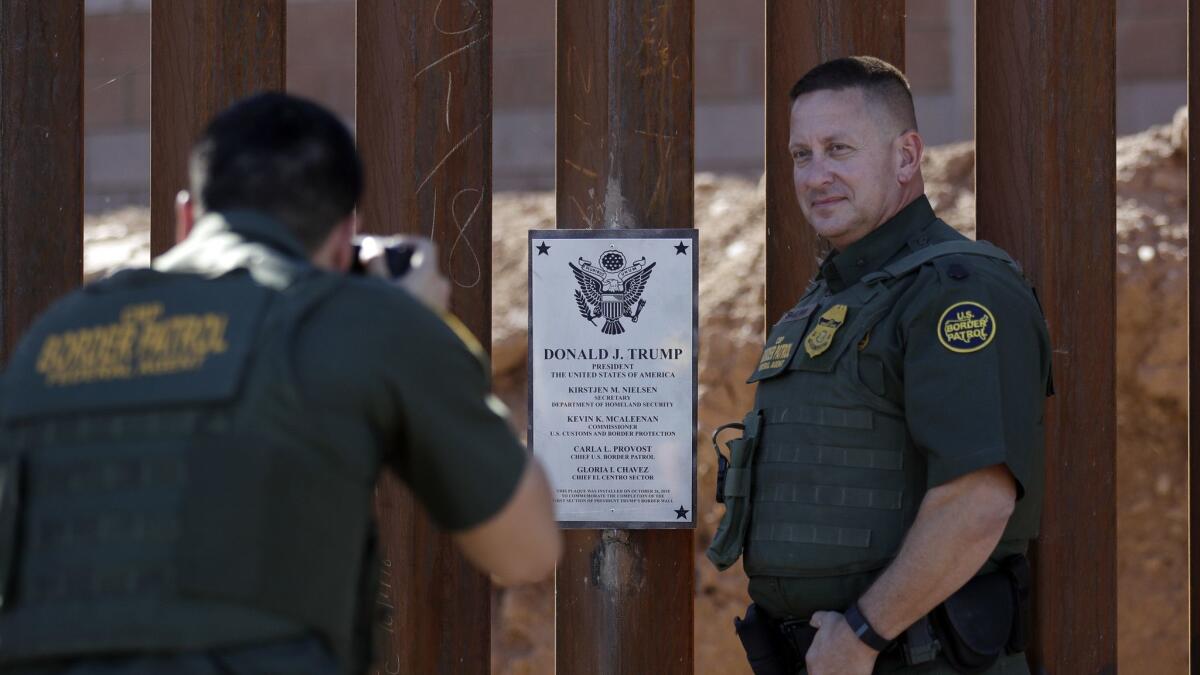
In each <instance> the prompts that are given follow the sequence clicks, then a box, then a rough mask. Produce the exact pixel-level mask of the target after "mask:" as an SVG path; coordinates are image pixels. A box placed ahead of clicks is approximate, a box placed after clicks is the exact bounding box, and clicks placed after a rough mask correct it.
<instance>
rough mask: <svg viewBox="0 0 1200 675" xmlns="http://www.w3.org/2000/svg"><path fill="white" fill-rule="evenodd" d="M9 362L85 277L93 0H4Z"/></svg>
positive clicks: (3, 274)
mask: <svg viewBox="0 0 1200 675" xmlns="http://www.w3.org/2000/svg"><path fill="white" fill-rule="evenodd" d="M0 167H3V170H0V331H2V334H0V365H2V364H3V363H4V362H5V361H7V360H8V356H9V354H10V353H11V350H12V348H13V347H14V346H15V344H16V342H17V339H18V338H19V337H20V335H21V333H22V332H23V331H24V330H25V329H26V328H27V327H28V326H29V324H30V323H31V322H32V321H33V318H34V317H35V316H36V315H37V314H38V313H39V312H41V311H42V310H43V309H45V308H46V306H47V305H49V304H50V303H51V302H53V301H54V300H55V299H56V298H58V297H59V296H60V295H62V294H64V293H66V292H67V291H69V290H71V289H73V288H74V287H76V286H78V285H79V283H80V281H81V280H82V279H83V1H82V0H72V1H69V2H0Z"/></svg>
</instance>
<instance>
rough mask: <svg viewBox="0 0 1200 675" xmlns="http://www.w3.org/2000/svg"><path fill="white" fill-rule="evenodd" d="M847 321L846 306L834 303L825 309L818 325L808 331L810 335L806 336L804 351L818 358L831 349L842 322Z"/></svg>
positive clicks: (818, 320)
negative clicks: (830, 346)
mask: <svg viewBox="0 0 1200 675" xmlns="http://www.w3.org/2000/svg"><path fill="white" fill-rule="evenodd" d="M844 323H846V306H845V305H834V306H833V307H830V308H829V309H827V310H825V313H824V314H822V315H821V318H819V319H817V325H816V326H815V327H814V328H813V329H812V330H811V331H809V333H808V337H806V338H804V351H806V352H808V356H809V358H814V359H815V358H817V357H818V356H820V355H821V354H824V353H825V350H826V349H829V345H831V344H833V336H834V335H836V334H837V331H838V329H839V328H841V327H842V324H844Z"/></svg>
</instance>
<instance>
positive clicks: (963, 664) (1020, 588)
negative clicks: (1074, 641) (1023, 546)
mask: <svg viewBox="0 0 1200 675" xmlns="http://www.w3.org/2000/svg"><path fill="white" fill-rule="evenodd" d="M1014 558H1017V559H1019V560H1014ZM1022 574H1023V575H1024V580H1023V581H1021V580H1020V579H1018V577H1020V576H1021V575H1022ZM1028 581H1029V563H1028V561H1026V560H1025V558H1024V556H1013V557H1012V558H1009V559H1006V560H1005V561H1004V563H1002V569H1001V571H999V572H994V573H992V574H983V575H980V576H977V577H975V578H974V579H971V580H970V581H968V582H967V583H966V585H964V586H963V587H962V588H960V589H959V590H958V591H956V592H955V593H954V594H953V595H951V596H950V597H949V598H946V601H945V602H943V603H942V604H941V605H939V606H938V607H937V609H935V610H934V611H933V613H932V615H931V618H932V623H933V627H934V630H935V632H936V633H937V637H938V642H939V643H940V644H941V654H942V656H943V657H944V658H945V659H946V660H947V661H948V662H949V663H950V665H951V666H952V667H953V668H954V669H955V670H956V671H958V672H960V673H979V672H983V671H985V670H987V669H988V668H990V667H991V666H992V664H994V663H995V662H996V660H997V659H999V658H1000V657H1001V656H1003V655H1004V653H1005V651H1011V652H1019V651H1023V650H1024V648H1025V646H1026V644H1027V643H1028V619H1027V618H1022V616H1021V613H1022V611H1025V612H1027V611H1028V597H1029V584H1028ZM1022 595H1024V598H1025V599H1024V601H1022V598H1021V596H1022ZM1023 602H1024V605H1025V606H1024V607H1022V606H1021V605H1022V603H1023Z"/></svg>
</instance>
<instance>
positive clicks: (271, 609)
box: [0, 265, 374, 670]
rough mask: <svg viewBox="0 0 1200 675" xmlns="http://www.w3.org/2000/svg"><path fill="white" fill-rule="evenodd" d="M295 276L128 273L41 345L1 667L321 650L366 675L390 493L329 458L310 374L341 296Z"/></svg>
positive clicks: (9, 531)
mask: <svg viewBox="0 0 1200 675" xmlns="http://www.w3.org/2000/svg"><path fill="white" fill-rule="evenodd" d="M292 271H293V272H296V274H295V275H293V276H294V278H291V279H288V280H287V281H286V283H285V285H284V286H283V287H281V288H270V287H267V286H264V285H262V284H261V283H258V282H256V281H255V280H254V279H253V278H252V276H251V274H250V273H249V272H248V271H246V270H244V269H239V270H235V271H232V272H229V273H226V274H224V275H222V276H220V277H217V278H215V279H214V278H205V277H203V276H200V275H195V274H163V273H160V272H156V271H152V270H136V271H129V272H123V273H120V274H118V275H115V276H114V277H112V278H110V279H108V280H106V281H103V282H100V283H98V284H94V285H92V286H89V287H88V288H86V289H83V290H81V291H78V292H76V293H75V294H73V295H71V296H69V297H68V298H67V299H65V300H64V301H62V302H60V303H59V304H57V305H56V306H55V307H54V308H52V309H51V310H50V311H49V312H48V313H47V314H46V315H45V316H44V317H43V318H42V319H41V320H40V321H39V322H38V323H37V324H36V325H35V326H34V328H33V329H32V330H31V331H30V334H29V335H28V336H27V337H26V339H25V340H24V341H23V342H22V345H21V347H20V348H19V349H18V350H17V352H16V353H15V355H14V358H13V360H12V362H11V364H10V367H9V369H8V371H7V372H6V374H5V380H4V383H3V385H4V387H5V389H4V396H3V397H2V398H0V401H2V402H3V407H2V411H3V414H2V417H0V435H2V438H3V442H2V443H0V476H4V477H7V480H5V482H4V483H3V485H4V487H3V488H2V491H0V590H3V603H2V606H0V662H10V661H15V660H21V659H29V658H39V657H60V656H68V655H73V654H91V653H104V652H120V651H127V650H128V651H148V650H149V651H152V650H185V649H205V648H211V647H216V646H221V645H228V644H250V643H254V642H261V641H269V640H277V639H288V638H293V637H298V636H303V635H307V634H310V633H312V632H316V633H319V634H320V635H321V636H322V637H323V638H324V639H325V640H327V641H328V643H329V645H330V646H331V648H332V649H333V650H334V651H335V652H336V653H337V654H338V655H339V657H340V658H341V659H342V661H343V662H344V663H345V664H346V667H347V669H348V670H349V669H351V668H357V667H362V666H363V665H364V660H363V659H364V656H365V655H364V654H363V651H362V648H363V646H364V644H365V643H364V642H363V640H362V635H361V634H360V633H359V632H358V631H360V630H361V629H362V627H363V625H364V624H363V622H364V620H365V619H364V617H363V615H362V611H363V610H364V608H369V607H370V606H372V605H373V604H374V603H373V601H372V602H369V603H368V602H364V598H363V596H364V595H369V593H370V591H368V590H367V589H365V588H364V585H365V584H366V583H367V581H366V579H367V578H368V577H369V575H368V574H364V572H365V571H366V570H367V569H368V566H369V564H370V563H369V561H370V559H371V557H372V554H371V553H370V551H369V548H370V546H371V543H372V541H373V539H372V532H373V528H372V525H371V510H370V503H371V502H370V499H371V491H372V485H373V477H369V478H364V477H361V476H350V475H346V472H345V471H344V470H343V469H342V468H341V466H340V465H339V463H338V462H336V461H335V458H336V456H337V455H336V451H337V449H336V448H333V449H331V448H323V447H318V446H317V444H316V443H315V442H314V441H313V440H312V438H313V437H314V436H315V435H316V434H314V433H313V432H314V431H315V430H316V429H317V428H319V427H317V426H316V425H319V424H320V419H321V417H320V411H312V410H306V409H305V407H304V405H303V401H302V398H301V393H300V389H299V387H298V386H297V381H296V378H295V373H294V372H293V367H294V365H295V364H294V363H293V358H292V357H293V356H294V355H293V353H292V351H293V350H292V339H293V337H294V336H295V335H296V334H297V329H298V327H299V325H300V323H301V322H302V321H303V320H304V318H305V315H306V314H307V312H308V311H309V310H311V309H312V308H314V307H315V306H316V305H317V303H319V302H321V301H322V300H323V299H325V298H327V297H328V296H329V294H330V293H331V292H333V291H334V290H335V289H336V288H337V286H338V284H340V283H341V280H340V277H337V276H335V275H330V274H323V273H320V272H317V271H315V270H314V269H313V268H308V267H305V266H300V265H297V266H296V269H295V270H292ZM6 524H7V525H8V526H6ZM6 562H7V563H8V564H5V563H6ZM371 600H373V598H371Z"/></svg>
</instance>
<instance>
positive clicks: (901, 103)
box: [789, 56, 917, 131]
mask: <svg viewBox="0 0 1200 675" xmlns="http://www.w3.org/2000/svg"><path fill="white" fill-rule="evenodd" d="M843 89H861V90H862V91H863V95H864V96H866V97H867V98H869V99H871V100H872V102H873V103H876V104H878V105H881V106H883V107H884V108H885V109H886V110H887V111H888V113H889V114H890V115H891V116H892V118H893V119H895V120H896V122H897V123H898V124H899V125H900V126H901V130H902V131H907V130H909V129H911V130H913V131H916V130H917V113H916V110H915V109H914V107H913V99H912V89H911V88H910V87H909V85H908V79H907V78H906V77H904V73H902V72H900V69H899V68H897V67H896V66H893V65H892V64H890V63H888V62H887V61H884V60H883V59H878V58H875V57H874V56H845V57H842V58H840V59H833V60H832V61H826V62H825V63H822V64H821V65H819V66H816V67H815V68H813V69H812V70H810V71H808V72H807V73H805V74H804V77H802V78H800V79H799V80H797V81H796V84H794V85H792V90H791V92H790V93H789V96H790V98H791V102H792V103H795V102H796V99H797V98H800V97H801V96H803V95H805V94H810V93H812V92H815V91H841V90H843Z"/></svg>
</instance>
